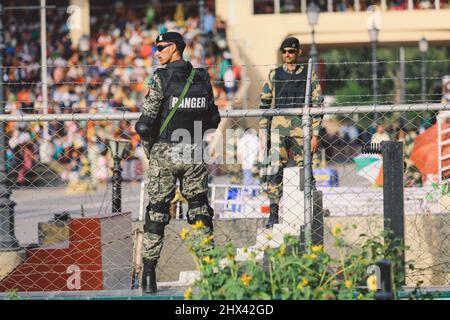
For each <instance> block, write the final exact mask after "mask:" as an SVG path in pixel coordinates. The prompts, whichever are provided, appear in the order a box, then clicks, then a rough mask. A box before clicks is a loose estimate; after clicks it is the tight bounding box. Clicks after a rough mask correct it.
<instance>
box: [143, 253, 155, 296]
mask: <svg viewBox="0 0 450 320" xmlns="http://www.w3.org/2000/svg"><path fill="white" fill-rule="evenodd" d="M156 290H157V287H156V261H145V260H144V270H143V271H142V291H143V292H145V293H156Z"/></svg>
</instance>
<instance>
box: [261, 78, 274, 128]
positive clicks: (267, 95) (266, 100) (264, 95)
mask: <svg viewBox="0 0 450 320" xmlns="http://www.w3.org/2000/svg"><path fill="white" fill-rule="evenodd" d="M274 76H275V70H270V72H269V79H268V80H267V81H266V82H264V85H263V87H262V91H261V95H260V98H261V105H260V106H259V108H260V109H270V107H271V105H272V99H273V97H274V92H273V88H274V87H273V79H274ZM259 127H260V128H262V129H265V128H266V127H267V118H266V117H261V120H260V121H259Z"/></svg>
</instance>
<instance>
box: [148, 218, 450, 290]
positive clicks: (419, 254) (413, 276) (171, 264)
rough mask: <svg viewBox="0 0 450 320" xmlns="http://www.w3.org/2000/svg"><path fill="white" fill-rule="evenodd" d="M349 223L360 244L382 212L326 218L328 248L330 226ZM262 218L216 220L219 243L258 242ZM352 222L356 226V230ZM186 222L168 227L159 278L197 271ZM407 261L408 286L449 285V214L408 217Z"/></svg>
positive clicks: (374, 231) (349, 233)
mask: <svg viewBox="0 0 450 320" xmlns="http://www.w3.org/2000/svg"><path fill="white" fill-rule="evenodd" d="M338 223H339V224H341V225H342V226H343V227H345V226H347V227H348V230H346V231H344V234H345V239H346V240H347V241H348V243H351V244H353V245H355V246H356V245H358V241H357V240H358V236H359V235H360V234H362V233H365V234H367V235H369V236H375V235H379V234H380V233H381V231H382V226H383V221H382V217H381V215H373V216H352V217H325V218H324V235H325V238H324V244H325V248H326V250H328V251H329V252H330V253H331V254H332V255H336V254H337V252H336V250H334V249H333V238H332V236H331V229H332V227H333V226H335V225H336V224H338ZM262 225H263V220H262V219H233V220H217V221H215V222H214V226H215V235H216V245H217V246H218V247H221V246H223V245H224V244H225V243H228V242H231V243H233V244H234V245H235V246H236V247H237V248H239V247H245V246H252V245H254V244H255V242H256V233H257V227H262ZM352 225H354V226H356V228H355V229H353V228H352ZM186 226H187V223H186V222H185V221H171V222H170V224H169V225H168V226H167V227H166V232H165V237H166V240H165V243H164V247H163V250H162V255H161V260H160V262H159V263H158V267H157V277H158V281H177V280H178V278H179V274H180V272H181V271H191V270H195V269H196V267H195V264H194V261H193V259H192V256H191V254H190V253H189V252H188V251H187V248H186V245H185V244H184V243H183V241H182V240H181V238H180V236H179V233H180V232H181V230H182V228H183V227H186ZM405 232H406V245H407V246H408V247H409V249H408V250H407V251H406V257H405V258H406V261H408V260H413V261H414V265H415V268H416V270H415V271H413V272H408V273H407V285H415V284H416V283H417V282H418V281H420V280H421V281H423V284H424V285H436V286H439V285H446V284H448V283H449V281H450V270H449V263H450V252H449V250H450V239H449V237H448V235H449V234H450V215H448V214H447V215H439V214H436V215H417V216H407V217H406V220H405Z"/></svg>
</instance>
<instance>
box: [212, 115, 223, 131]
mask: <svg viewBox="0 0 450 320" xmlns="http://www.w3.org/2000/svg"><path fill="white" fill-rule="evenodd" d="M220 120H221V118H220V113H219V112H217V113H216V114H214V115H213V116H212V119H211V124H212V127H213V128H214V129H217V127H218V126H219V123H220Z"/></svg>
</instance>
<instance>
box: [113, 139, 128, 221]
mask: <svg viewBox="0 0 450 320" xmlns="http://www.w3.org/2000/svg"><path fill="white" fill-rule="evenodd" d="M128 143H130V141H129V140H125V139H112V140H110V141H109V148H110V149H111V154H112V157H113V160H114V167H113V176H112V212H113V213H118V212H122V168H121V167H120V161H121V160H122V158H123V152H124V150H125V148H126V146H127V145H128Z"/></svg>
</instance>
